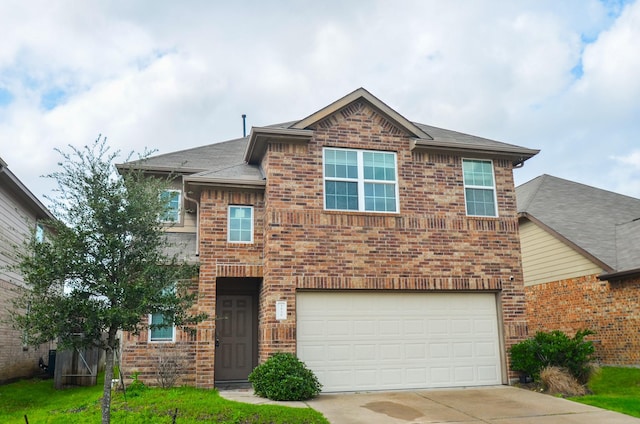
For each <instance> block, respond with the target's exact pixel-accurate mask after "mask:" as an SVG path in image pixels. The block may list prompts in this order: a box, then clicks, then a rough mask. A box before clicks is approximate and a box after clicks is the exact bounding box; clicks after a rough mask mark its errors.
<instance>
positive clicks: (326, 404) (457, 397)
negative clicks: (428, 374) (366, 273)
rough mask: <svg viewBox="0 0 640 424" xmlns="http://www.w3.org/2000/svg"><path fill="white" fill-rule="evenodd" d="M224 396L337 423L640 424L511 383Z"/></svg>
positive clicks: (240, 392)
mask: <svg viewBox="0 0 640 424" xmlns="http://www.w3.org/2000/svg"><path fill="white" fill-rule="evenodd" d="M220 395H221V396H222V397H224V398H226V399H230V400H235V401H238V402H244V403H254V404H277V405H284V406H292V407H301V408H306V407H310V408H313V409H315V410H317V411H319V412H320V413H322V414H323V415H324V416H325V417H326V418H327V419H328V420H329V422H331V423H332V424H360V423H362V424H377V423H385V424H386V423H389V424H393V423H399V424H407V423H410V424H417V423H447V424H458V423H465V424H467V423H495V424H563V423H575V424H603V423H606V424H640V419H638V418H633V417H630V416H628V415H624V414H619V413H617V412H611V411H606V410H603V409H600V408H595V407H592V406H588V405H582V404H579V403H576V402H571V401H569V400H566V399H561V398H556V397H553V396H549V395H545V394H541V393H535V392H532V391H529V390H524V389H518V388H515V387H509V386H493V387H483V388H473V389H446V390H444V389H443V390H418V391H397V392H368V393H330V394H321V395H320V396H318V397H317V398H315V399H312V400H309V401H306V402H274V401H271V400H269V399H263V398H260V397H257V396H254V394H253V391H252V390H251V389H241V390H224V391H220Z"/></svg>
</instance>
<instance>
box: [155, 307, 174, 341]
mask: <svg viewBox="0 0 640 424" xmlns="http://www.w3.org/2000/svg"><path fill="white" fill-rule="evenodd" d="M152 319H153V314H149V343H175V342H176V326H175V325H172V326H170V327H169V326H167V327H166V328H171V339H168V338H167V339H160V338H153V336H152V333H153V329H152V328H151V325H152V324H153V321H152Z"/></svg>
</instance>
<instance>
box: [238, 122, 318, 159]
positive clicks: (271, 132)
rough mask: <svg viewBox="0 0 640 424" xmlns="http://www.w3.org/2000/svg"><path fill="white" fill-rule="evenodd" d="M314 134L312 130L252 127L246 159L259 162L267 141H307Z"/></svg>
mask: <svg viewBox="0 0 640 424" xmlns="http://www.w3.org/2000/svg"><path fill="white" fill-rule="evenodd" d="M312 136H313V131H312V130H305V129H290V128H271V127H252V128H251V135H250V136H249V143H248V144H247V149H246V150H245V153H244V160H245V162H247V163H252V164H255V163H258V162H259V161H260V159H261V158H262V156H263V155H264V153H265V152H266V150H267V143H268V142H270V141H273V140H277V141H288V142H296V141H300V142H307V141H309V140H310V139H311V137H312Z"/></svg>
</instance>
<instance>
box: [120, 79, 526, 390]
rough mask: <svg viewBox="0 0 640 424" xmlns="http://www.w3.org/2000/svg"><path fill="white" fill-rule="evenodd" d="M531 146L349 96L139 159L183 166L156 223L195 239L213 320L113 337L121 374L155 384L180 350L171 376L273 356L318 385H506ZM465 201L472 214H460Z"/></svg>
mask: <svg viewBox="0 0 640 424" xmlns="http://www.w3.org/2000/svg"><path fill="white" fill-rule="evenodd" d="M536 153H537V151H536V150H531V149H526V148H522V147H518V146H513V145H509V144H505V143H500V142H496V141H493V140H488V139H483V138H479V137H474V136H470V135H466V134H461V133H457V132H453V131H448V130H443V129H439V128H435V127H430V126H426V125H422V124H416V123H413V122H410V121H408V120H406V119H405V118H404V117H402V116H401V115H400V114H398V113H397V112H395V111H394V110H393V109H391V108H389V107H388V106H387V105H386V104H384V103H383V102H381V101H380V100H379V99H377V98H376V97H374V96H373V95H371V94H370V93H369V92H367V91H366V90H364V89H358V90H356V91H354V92H353V93H350V94H348V95H347V96H345V97H343V98H342V99H339V100H338V101H336V102H334V103H332V104H330V105H329V106H327V107H325V108H323V109H320V110H319V111H317V112H315V113H314V114H312V115H310V116H309V117H307V118H305V119H303V120H301V121H296V122H293V123H287V124H282V125H277V126H271V127H259V128H253V129H252V131H251V134H250V136H249V137H246V138H243V139H238V140H232V141H229V142H225V143H218V144H214V145H210V146H205V147H202V148H196V149H190V150H187V151H182V152H175V153H171V154H167V155H161V156H157V157H155V158H151V159H149V160H148V161H146V162H145V164H144V166H145V167H147V168H146V169H148V170H149V172H160V171H162V170H172V171H175V172H179V173H180V174H181V175H182V181H181V182H182V190H183V193H184V195H185V206H184V208H183V211H182V212H181V213H182V218H181V220H180V222H179V223H178V225H174V226H172V227H170V228H169V229H168V231H169V232H176V231H178V232H180V233H181V235H182V236H184V237H189V236H191V237H193V238H195V243H194V245H195V246H196V247H195V249H196V250H197V260H198V262H199V269H200V271H199V277H198V278H199V282H198V291H199V300H198V304H197V309H198V310H199V311H203V312H207V313H208V314H209V315H210V317H211V318H210V319H209V320H207V321H205V322H203V323H202V324H200V326H199V327H198V330H197V334H196V335H195V336H193V337H191V336H187V335H185V334H182V333H181V332H180V331H179V330H176V331H175V336H174V339H173V340H171V342H170V343H163V344H160V343H153V342H151V341H150V338H149V336H148V334H145V333H144V332H143V333H142V334H140V335H138V336H134V335H125V337H124V340H123V352H122V363H123V368H125V369H126V370H133V369H136V370H138V371H140V372H141V377H142V378H143V379H145V378H146V379H147V380H152V376H153V372H154V367H155V365H154V358H155V357H157V351H158V350H160V349H165V350H166V349H173V350H178V351H180V352H183V353H184V355H186V357H188V358H189V359H190V360H189V361H188V362H189V364H190V367H189V369H188V370H187V372H186V373H185V376H184V379H183V383H186V384H194V385H196V386H198V387H213V386H214V385H218V384H220V383H222V382H225V381H243V380H244V381H246V376H247V374H248V372H250V370H251V369H252V368H253V367H254V366H255V365H257V364H258V363H260V362H262V361H264V360H266V359H267V358H268V357H269V356H270V355H271V354H273V353H274V352H277V351H288V352H293V353H296V354H297V355H298V356H299V357H300V358H301V359H302V360H304V361H305V362H306V363H307V365H308V366H309V367H310V368H311V369H313V370H314V371H315V372H316V373H317V374H318V376H319V378H320V380H321V382H322V383H323V384H324V385H325V390H328V391H341V390H356V389H363V388H369V389H373V390H375V389H389V388H392V389H393V388H419V387H444V386H456V385H458V386H461V385H483V384H506V383H508V382H509V380H510V378H512V377H514V375H513V374H512V373H511V372H509V367H508V358H507V354H506V352H507V350H508V348H509V347H510V346H511V345H512V344H514V343H516V342H518V341H520V340H522V339H523V338H524V337H526V335H527V327H526V318H525V304H524V291H523V278H522V272H521V262H520V261H521V258H520V242H519V237H518V217H517V211H516V198H515V189H514V183H513V168H514V166H519V165H521V164H522V163H523V162H524V161H525V160H526V159H528V158H530V157H532V156H533V155H535V154H536ZM463 162H464V163H463ZM131 165H132V164H131V163H130V164H128V166H131ZM133 165H135V163H134V164H133ZM476 165H477V166H478V167H479V168H477V169H481V170H482V171H477V172H484V174H483V175H484V177H485V180H483V181H484V182H477V181H476V183H474V184H471V178H472V174H473V172H475V171H473V169H472V168H473V167H474V166H476ZM465 167H466V168H465ZM463 169H465V170H467V169H468V170H469V171H468V174H465V173H463ZM474 169H475V168H474ZM343 170H344V172H345V174H344V175H343V174H341V172H343ZM356 170H357V172H359V174H358V176H355V173H356ZM351 171H353V173H354V174H353V176H349V175H348V174H349V173H350V172H351ZM367 172H371V174H370V175H369V176H367V175H368V174H367ZM363 175H364V177H363ZM474 181H475V180H474ZM478 184H479V185H478ZM482 184H485V186H482ZM333 190H336V191H335V192H334V191H333ZM475 195H478V196H481V197H482V196H489V197H482V199H484V201H478V203H477V204H474V205H475V206H477V207H479V208H486V209H482V210H483V211H485V212H478V213H469V208H470V207H472V206H473V205H472V203H473V200H472V197H473V196H475ZM350 202H352V203H350ZM483 202H484V203H483ZM336 205H337V206H336ZM475 206H474V207H475ZM380 208H383V209H384V210H380ZM374 209H375V210H374ZM236 214H237V215H236ZM247 214H248V215H249V216H250V222H251V223H250V225H251V228H250V234H249V232H245V233H242V232H243V231H246V230H247V229H246V227H242V226H243V225H248V224H246V222H245V223H243V222H244V221H243V218H246V216H247ZM236 224H237V225H238V226H237V227H236V226H235V225H236ZM236 234H237V235H238V237H245V236H246V237H247V238H246V239H242V240H234V239H233V238H234V237H236ZM242 234H243V235H242ZM440 305H450V306H447V307H444V306H442V307H441V306H440ZM358 308H362V309H358ZM476 308H477V309H478V312H477V314H478V315H476ZM357 310H358V311H361V312H357ZM480 310H481V311H480ZM407 311H410V312H407ZM438 311H440V312H438ZM481 313H482V314H484V315H482V316H480V315H479V314H481ZM214 317H215V318H214ZM367 317H368V318H367ZM248 321H251V322H252V323H254V324H253V325H251V324H248V325H245V323H246V322H248ZM487 358H489V359H487ZM367 364H369V365H367Z"/></svg>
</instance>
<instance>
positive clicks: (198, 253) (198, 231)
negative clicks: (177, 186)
mask: <svg viewBox="0 0 640 424" xmlns="http://www.w3.org/2000/svg"><path fill="white" fill-rule="evenodd" d="M182 192H183V193H184V200H188V201H190V202H193V203H195V204H196V256H200V201H199V200H196V199H194V198H192V197H189V195H188V194H187V193H188V192H187V186H186V184H185V182H184V177H182ZM185 209H186V205H185Z"/></svg>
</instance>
